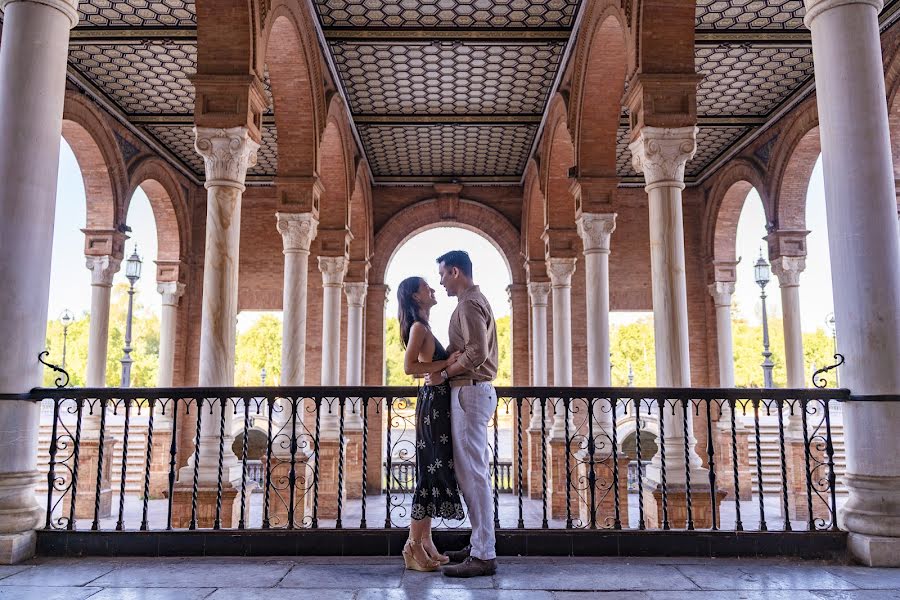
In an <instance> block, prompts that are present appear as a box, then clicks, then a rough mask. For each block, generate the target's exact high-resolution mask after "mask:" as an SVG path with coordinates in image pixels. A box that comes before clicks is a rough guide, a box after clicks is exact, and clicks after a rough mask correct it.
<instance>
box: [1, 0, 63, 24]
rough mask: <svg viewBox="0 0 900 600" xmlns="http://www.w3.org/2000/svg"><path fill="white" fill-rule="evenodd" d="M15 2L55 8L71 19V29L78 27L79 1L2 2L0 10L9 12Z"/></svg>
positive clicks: (17, 0)
mask: <svg viewBox="0 0 900 600" xmlns="http://www.w3.org/2000/svg"><path fill="white" fill-rule="evenodd" d="M13 2H28V3H30V4H43V5H44V6H49V7H50V8H55V9H56V10H58V11H59V12H61V13H62V14H64V15H66V18H67V19H69V28H72V27H75V26H76V25H78V10H77V8H78V0H0V10H4V11H5V10H7V6H9V5H10V4H12V3H13Z"/></svg>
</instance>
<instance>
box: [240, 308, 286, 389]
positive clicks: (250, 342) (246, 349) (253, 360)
mask: <svg viewBox="0 0 900 600" xmlns="http://www.w3.org/2000/svg"><path fill="white" fill-rule="evenodd" d="M281 337H282V324H281V319H279V318H278V317H276V316H274V315H263V316H262V317H260V318H259V320H257V321H256V323H254V324H253V326H252V327H250V328H249V329H247V331H245V332H244V333H242V334H240V335H239V336H238V338H237V345H236V348H235V370H234V384H235V385H239V386H257V385H259V383H260V371H261V370H262V369H263V367H265V369H266V384H268V385H278V384H279V383H280V382H281Z"/></svg>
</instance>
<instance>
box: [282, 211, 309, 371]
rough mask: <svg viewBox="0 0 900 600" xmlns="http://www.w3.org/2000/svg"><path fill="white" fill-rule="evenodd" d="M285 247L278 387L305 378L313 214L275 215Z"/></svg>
mask: <svg viewBox="0 0 900 600" xmlns="http://www.w3.org/2000/svg"><path fill="white" fill-rule="evenodd" d="M276 218H277V219H278V224H277V228H278V231H279V232H280V233H281V238H282V242H283V248H284V291H283V295H282V298H283V302H282V311H283V312H282V337H281V385H285V386H301V385H304V384H305V381H304V380H305V378H306V314H307V290H308V289H309V288H308V283H309V282H308V279H309V248H310V244H311V243H312V241H313V240H314V239H315V237H316V234H317V232H318V223H319V222H318V219H317V218H316V217H315V216H314V215H313V214H312V213H299V214H296V213H278V214H277V215H276Z"/></svg>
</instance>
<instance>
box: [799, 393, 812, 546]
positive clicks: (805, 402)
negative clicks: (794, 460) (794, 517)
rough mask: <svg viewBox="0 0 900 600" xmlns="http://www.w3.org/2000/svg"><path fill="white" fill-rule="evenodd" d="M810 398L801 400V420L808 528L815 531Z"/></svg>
mask: <svg viewBox="0 0 900 600" xmlns="http://www.w3.org/2000/svg"><path fill="white" fill-rule="evenodd" d="M808 403H809V401H808V400H801V401H800V408H801V409H802V412H801V415H802V417H801V421H802V427H803V460H804V463H806V509H807V511H808V512H809V521H808V522H807V528H808V529H809V530H810V531H814V530H815V529H816V521H815V519H814V518H813V504H812V471H810V464H809V463H810V456H809V443H810V442H809V430H808V429H807V428H806V411H807V408H808Z"/></svg>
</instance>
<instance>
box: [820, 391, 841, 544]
mask: <svg viewBox="0 0 900 600" xmlns="http://www.w3.org/2000/svg"><path fill="white" fill-rule="evenodd" d="M822 409H823V410H824V411H825V433H826V437H825V455H826V456H827V457H828V487H829V488H830V492H831V506H830V507H829V510H830V511H831V527H830V529H831V530H832V531H837V530H838V524H837V498H836V491H835V487H836V486H837V478H836V477H835V474H834V443H833V440H832V439H831V410H830V407H829V406H828V400H822Z"/></svg>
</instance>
